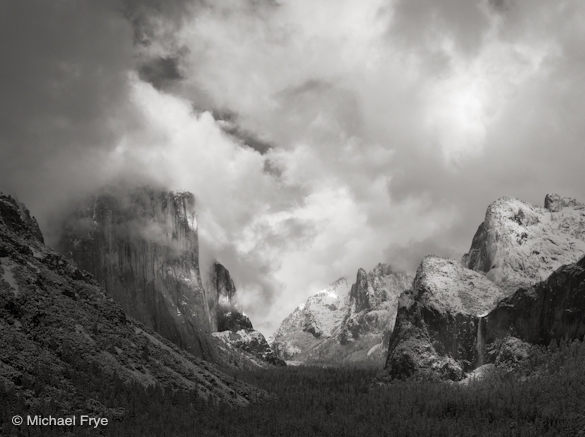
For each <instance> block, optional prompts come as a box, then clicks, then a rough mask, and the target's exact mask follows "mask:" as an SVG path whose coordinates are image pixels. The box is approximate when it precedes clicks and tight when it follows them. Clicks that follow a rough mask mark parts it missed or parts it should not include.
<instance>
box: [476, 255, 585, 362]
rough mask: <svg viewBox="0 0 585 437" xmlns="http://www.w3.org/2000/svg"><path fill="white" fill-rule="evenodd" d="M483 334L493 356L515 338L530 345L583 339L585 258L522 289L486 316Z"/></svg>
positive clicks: (486, 345) (584, 323) (584, 327)
mask: <svg viewBox="0 0 585 437" xmlns="http://www.w3.org/2000/svg"><path fill="white" fill-rule="evenodd" d="M482 330H483V332H482V336H483V338H484V339H485V348H486V352H491V353H490V355H491V359H495V358H494V356H496V355H497V353H499V349H498V347H497V346H499V343H500V342H501V340H503V339H506V338H507V337H515V338H517V339H519V340H522V341H523V342H526V343H529V344H538V345H548V344H549V343H550V342H551V341H560V340H575V339H579V340H582V339H583V337H584V336H585V257H584V258H581V260H579V261H578V262H577V263H574V264H569V265H566V266H562V267H560V268H559V269H557V270H556V271H555V272H554V273H553V274H552V275H551V276H550V277H549V278H548V279H547V280H545V281H543V282H540V283H538V284H536V285H534V286H532V287H528V288H520V289H519V290H517V291H516V292H515V293H514V294H513V295H512V296H510V297H507V298H505V299H503V300H502V301H500V302H499V303H498V305H497V306H496V308H495V309H493V310H492V311H490V313H489V314H488V315H487V316H485V317H484V318H483V323H482Z"/></svg>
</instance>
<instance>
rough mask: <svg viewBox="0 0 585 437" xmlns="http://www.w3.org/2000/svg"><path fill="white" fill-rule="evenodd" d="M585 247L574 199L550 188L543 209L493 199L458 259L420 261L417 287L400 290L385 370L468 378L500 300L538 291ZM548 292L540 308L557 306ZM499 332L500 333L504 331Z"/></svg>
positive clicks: (583, 217) (584, 219) (583, 216)
mask: <svg viewBox="0 0 585 437" xmlns="http://www.w3.org/2000/svg"><path fill="white" fill-rule="evenodd" d="M584 253H585V208H584V206H583V204H580V203H579V202H577V201H576V200H574V199H570V198H565V197H561V196H558V195H547V196H546V197H545V208H539V207H535V206H532V205H529V204H527V203H525V202H522V201H520V200H517V199H513V198H509V197H504V198H501V199H498V200H497V201H495V202H493V203H492V204H491V205H490V206H489V207H488V210H487V212H486V216H485V220H484V222H483V223H482V224H481V225H480V226H479V228H478V230H477V232H476V234H475V236H474V238H473V241H472V244H471V248H470V250H469V252H468V253H467V254H466V255H464V257H463V259H462V263H461V264H459V263H457V262H455V261H452V260H445V259H441V258H437V257H427V258H425V259H424V260H423V261H422V263H421V265H420V266H419V269H418V271H417V275H416V278H415V281H414V283H413V288H412V290H409V291H407V292H405V293H404V294H403V295H402V296H401V297H400V305H399V308H398V315H397V318H396V324H395V327H394V331H393V333H392V337H391V339H390V347H389V352H388V358H387V360H386V366H385V369H386V371H387V373H388V374H389V375H390V376H391V377H392V378H402V377H410V376H416V375H418V376H426V377H428V376H431V377H439V378H442V379H453V380H459V379H461V378H463V376H464V375H465V372H468V371H470V370H473V369H474V368H476V367H477V366H480V365H482V364H484V362H485V360H486V346H485V344H486V340H485V336H486V335H487V334H486V327H485V324H486V323H487V326H490V322H489V317H488V318H486V317H485V316H486V315H487V314H488V313H490V311H492V310H494V308H496V307H499V306H500V305H502V306H503V308H509V304H510V301H509V300H507V299H511V298H510V296H512V295H514V296H516V294H514V293H520V295H521V296H524V295H525V294H526V293H527V292H526V289H529V290H533V291H532V292H528V293H533V292H534V289H532V288H530V287H532V286H534V285H535V284H537V283H539V282H540V281H542V280H545V279H546V278H547V277H549V276H550V274H551V273H552V272H553V271H554V270H555V269H557V268H559V267H560V266H561V265H562V264H570V263H574V262H575V261H577V260H578V259H579V258H580V257H581V256H582V255H583V254H584ZM551 278H552V277H551ZM518 287H521V288H520V290H518ZM523 289H524V290H525V291H524V292H522V290H523ZM549 289H551V290H555V291H554V293H561V295H562V293H564V292H563V291H562V290H561V288H560V287H552V288H550V287H549ZM517 290H518V291H517ZM551 293H553V292H552V291H551ZM514 299H515V300H514V302H516V304H515V305H514V307H515V308H516V309H515V310H514V311H512V313H513V314H514V315H515V316H514V317H516V316H517V315H518V314H520V313H522V312H523V311H525V309H523V308H522V307H523V305H524V304H522V303H520V301H521V300H522V299H520V298H519V297H516V298H514ZM551 299H552V298H550V296H549V301H547V303H543V305H541V306H540V308H539V311H543V312H545V313H546V312H547V311H553V312H554V311H555V310H554V309H553V306H554V305H553V303H552V302H553V301H552V300H551ZM501 311H502V310H501ZM572 311H577V310H576V309H575V308H573V309H572ZM500 314H502V313H500ZM531 317H533V316H531ZM511 326H513V323H512V325H511ZM543 326H544V327H545V328H544V329H548V328H546V326H547V325H543ZM490 329H491V328H490ZM504 331H506V329H504ZM490 332H491V331H490ZM499 332H500V334H499V335H498V338H500V339H501V338H502V337H505V335H504V334H502V332H501V331H499ZM510 332H512V333H513V332H514V330H511V331H510ZM567 333H568V331H567ZM527 341H533V339H532V340H527Z"/></svg>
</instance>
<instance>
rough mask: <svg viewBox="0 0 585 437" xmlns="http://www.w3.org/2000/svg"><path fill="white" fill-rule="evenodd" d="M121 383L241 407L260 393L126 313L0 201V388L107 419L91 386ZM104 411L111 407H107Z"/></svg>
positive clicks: (17, 207)
mask: <svg viewBox="0 0 585 437" xmlns="http://www.w3.org/2000/svg"><path fill="white" fill-rule="evenodd" d="M117 381H122V383H132V384H138V385H141V386H144V387H153V386H158V387H160V388H162V389H163V390H167V391H184V392H185V393H188V392H194V393H197V394H198V396H199V397H200V398H202V399H208V400H212V401H216V402H220V401H221V402H225V403H227V404H230V405H246V404H248V403H249V402H250V401H251V400H254V399H257V398H259V397H261V396H263V395H262V392H260V391H259V390H256V389H254V388H252V387H250V386H248V385H246V384H243V383H241V382H238V381H237V380H234V379H233V378H232V377H229V376H227V375H226V374H224V373H222V372H221V371H220V370H218V369H217V368H216V367H215V366H213V365H212V364H210V363H208V362H206V361H203V360H202V359H200V358H197V357H195V356H194V355H192V354H190V353H188V352H186V351H184V350H182V349H180V348H178V347H177V346H176V345H174V344H173V343H172V342H170V341H168V340H167V339H165V338H163V337H161V336H160V335H158V334H157V333H155V332H153V331H152V330H151V329H150V328H149V327H147V326H145V325H143V324H142V323H140V322H138V321H136V320H134V319H133V318H132V317H129V316H128V315H127V313H126V312H125V311H124V309H123V308H122V307H121V306H119V305H118V304H117V303H115V302H114V301H113V299H112V298H111V297H109V296H108V295H107V294H106V293H105V292H104V290H103V288H102V287H101V286H100V285H99V283H98V282H96V281H95V280H94V279H93V277H92V276H91V275H90V274H88V273H87V272H85V271H83V270H81V269H79V268H78V267H77V266H76V265H74V264H72V263H71V262H69V261H68V260H67V259H65V258H64V257H62V256H60V255H59V254H57V253H56V252H54V251H53V250H51V249H49V248H47V247H46V246H45V245H44V243H43V238H42V235H41V232H40V230H39V227H38V225H37V223H36V221H35V220H34V218H33V217H31V215H30V213H29V212H28V211H27V209H26V208H25V207H24V206H23V205H21V204H20V203H18V202H17V201H16V200H14V199H13V198H12V197H10V196H6V195H0V382H1V384H2V385H3V386H4V387H5V388H6V389H9V390H11V391H15V392H16V393H18V395H19V396H21V397H23V398H24V399H26V402H27V404H29V405H35V402H36V401H37V400H42V401H43V402H46V401H49V400H50V401H51V402H52V403H53V405H54V406H55V407H56V408H57V409H59V410H61V411H70V412H73V411H75V410H77V409H80V410H82V411H86V413H85V414H87V413H89V412H95V413H99V414H101V415H102V416H104V415H105V416H108V415H110V416H111V417H113V416H114V415H115V412H113V411H109V410H107V409H106V407H104V406H103V405H101V404H100V403H99V399H94V397H93V391H92V387H94V388H95V387H103V386H108V385H112V384H116V383H117ZM106 410H107V411H106Z"/></svg>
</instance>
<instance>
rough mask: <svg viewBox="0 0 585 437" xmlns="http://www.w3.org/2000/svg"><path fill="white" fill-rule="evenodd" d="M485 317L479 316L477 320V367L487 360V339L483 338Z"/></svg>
mask: <svg viewBox="0 0 585 437" xmlns="http://www.w3.org/2000/svg"><path fill="white" fill-rule="evenodd" d="M484 324H485V319H484V317H483V316H479V318H478V320H477V336H476V342H475V349H476V351H477V364H476V366H475V367H476V368H477V367H479V366H482V365H483V364H484V361H485V341H484V338H483V334H484Z"/></svg>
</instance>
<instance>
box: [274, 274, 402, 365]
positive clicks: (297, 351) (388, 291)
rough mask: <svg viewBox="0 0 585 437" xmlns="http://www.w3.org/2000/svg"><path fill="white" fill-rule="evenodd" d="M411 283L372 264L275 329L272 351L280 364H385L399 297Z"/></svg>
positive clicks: (313, 299)
mask: <svg viewBox="0 0 585 437" xmlns="http://www.w3.org/2000/svg"><path fill="white" fill-rule="evenodd" d="M411 281H412V277H411V276H409V275H408V274H405V273H403V272H397V271H394V270H393V269H392V268H391V267H390V266H388V265H385V264H378V265H377V266H376V267H375V268H374V269H373V270H372V271H371V272H368V273H366V271H365V270H363V269H359V270H358V273H357V275H356V282H355V283H354V284H353V285H352V286H351V288H350V287H348V283H347V280H345V279H340V280H338V281H336V282H334V283H333V284H331V285H330V286H329V287H328V288H326V289H325V290H321V291H320V292H318V293H316V294H315V295H313V296H311V297H309V298H308V299H307V302H306V303H305V304H304V305H300V306H299V307H297V308H296V309H295V310H294V311H293V312H292V313H291V314H290V315H289V316H288V317H287V318H286V319H285V320H284V321H283V322H282V324H281V326H280V328H279V329H278V331H277V332H276V334H275V336H274V342H273V348H274V349H275V351H276V352H277V353H278V354H279V356H281V357H282V358H284V359H287V360H296V361H303V362H312V363H320V364H330V365H342V364H348V363H363V362H369V363H374V364H378V363H379V364H381V363H382V362H383V360H384V359H385V355H386V350H387V338H388V336H389V333H390V331H391V329H392V325H393V324H394V319H395V317H396V306H397V301H398V296H399V295H400V293H401V292H402V291H403V290H404V289H406V288H408V287H409V285H410V282H411Z"/></svg>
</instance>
